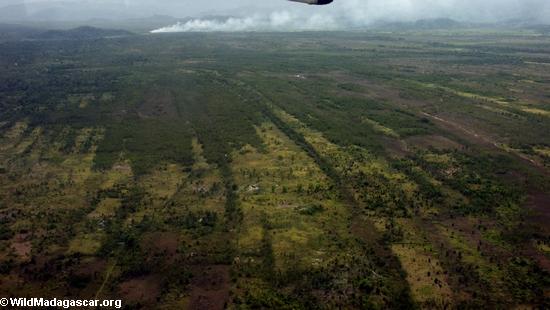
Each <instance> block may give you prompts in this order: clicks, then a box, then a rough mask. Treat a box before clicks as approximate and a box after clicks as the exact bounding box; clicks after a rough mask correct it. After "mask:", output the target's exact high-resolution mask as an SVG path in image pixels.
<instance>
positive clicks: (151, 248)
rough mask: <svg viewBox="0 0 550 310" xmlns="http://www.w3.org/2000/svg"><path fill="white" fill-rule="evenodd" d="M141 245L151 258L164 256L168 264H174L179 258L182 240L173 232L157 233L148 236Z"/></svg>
mask: <svg viewBox="0 0 550 310" xmlns="http://www.w3.org/2000/svg"><path fill="white" fill-rule="evenodd" d="M141 243H142V247H143V248H144V249H146V250H147V253H150V255H151V256H162V257H163V258H164V261H165V262H166V263H168V264H172V263H174V262H175V260H176V258H177V251H178V246H179V243H180V239H179V235H178V234H176V233H173V232H155V233H151V234H146V235H145V236H144V237H143V239H142V242H141Z"/></svg>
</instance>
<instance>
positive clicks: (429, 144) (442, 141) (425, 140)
mask: <svg viewBox="0 0 550 310" xmlns="http://www.w3.org/2000/svg"><path fill="white" fill-rule="evenodd" d="M405 141H406V142H407V144H408V145H410V146H414V147H417V148H421V149H427V148H435V149H437V150H458V149H460V148H462V145H461V144H460V143H457V142H455V141H453V140H450V139H448V138H445V137H443V136H439V135H428V136H416V137H410V138H408V139H406V140H405Z"/></svg>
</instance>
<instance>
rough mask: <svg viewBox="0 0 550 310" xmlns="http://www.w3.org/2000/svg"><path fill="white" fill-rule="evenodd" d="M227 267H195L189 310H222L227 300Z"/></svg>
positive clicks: (228, 282) (228, 283)
mask: <svg viewBox="0 0 550 310" xmlns="http://www.w3.org/2000/svg"><path fill="white" fill-rule="evenodd" d="M229 286H230V279H229V266H226V265H213V266H197V267H195V268H194V270H193V279H192V280H191V285H190V287H191V291H190V299H189V309H200V310H217V309H224V308H225V305H226V303H227V301H228V300H229Z"/></svg>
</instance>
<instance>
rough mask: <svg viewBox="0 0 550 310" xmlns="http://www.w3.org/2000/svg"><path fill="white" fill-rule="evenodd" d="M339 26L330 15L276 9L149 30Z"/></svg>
mask: <svg viewBox="0 0 550 310" xmlns="http://www.w3.org/2000/svg"><path fill="white" fill-rule="evenodd" d="M340 28H341V25H340V24H338V23H337V22H336V20H335V19H334V18H333V16H331V15H321V14H315V15H312V16H300V15H298V14H296V13H293V12H289V11H278V12H273V13H271V14H269V15H264V14H254V15H253V16H249V17H242V18H233V17H232V18H227V19H224V20H219V19H192V20H190V21H187V22H185V23H177V24H175V25H172V26H168V27H163V28H160V29H156V30H153V31H151V32H152V33H169V32H209V31H219V32H231V31H317V30H336V29H340Z"/></svg>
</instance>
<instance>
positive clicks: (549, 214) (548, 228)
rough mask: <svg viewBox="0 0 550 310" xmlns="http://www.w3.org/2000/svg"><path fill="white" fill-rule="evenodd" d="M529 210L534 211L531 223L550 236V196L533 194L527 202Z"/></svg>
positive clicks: (540, 193)
mask: <svg viewBox="0 0 550 310" xmlns="http://www.w3.org/2000/svg"><path fill="white" fill-rule="evenodd" d="M526 207H527V208H529V209H530V210H532V211H533V216H532V217H531V219H530V220H531V222H532V223H534V224H536V225H537V226H538V227H539V228H540V229H541V230H542V232H543V233H544V234H545V235H550V225H549V224H548V223H550V194H546V193H542V192H538V193H531V194H530V195H529V198H528V200H527V205H526Z"/></svg>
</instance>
